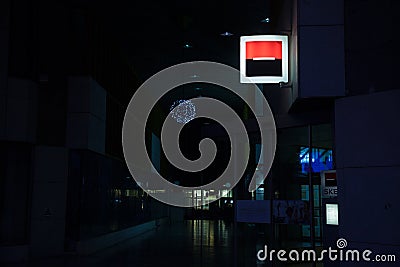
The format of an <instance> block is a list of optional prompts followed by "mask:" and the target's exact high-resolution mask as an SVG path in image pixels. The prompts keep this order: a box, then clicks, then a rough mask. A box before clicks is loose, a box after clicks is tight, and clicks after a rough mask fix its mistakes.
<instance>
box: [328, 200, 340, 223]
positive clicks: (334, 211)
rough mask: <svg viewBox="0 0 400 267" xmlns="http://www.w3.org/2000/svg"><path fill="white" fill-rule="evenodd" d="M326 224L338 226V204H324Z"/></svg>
mask: <svg viewBox="0 0 400 267" xmlns="http://www.w3.org/2000/svg"><path fill="white" fill-rule="evenodd" d="M326 224H330V225H339V210H338V204H326Z"/></svg>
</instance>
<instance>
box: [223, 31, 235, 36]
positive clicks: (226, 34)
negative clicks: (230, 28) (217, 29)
mask: <svg viewBox="0 0 400 267" xmlns="http://www.w3.org/2000/svg"><path fill="white" fill-rule="evenodd" d="M232 35H233V33H230V32H223V33H221V36H232Z"/></svg>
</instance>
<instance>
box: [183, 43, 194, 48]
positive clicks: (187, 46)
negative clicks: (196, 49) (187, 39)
mask: <svg viewBox="0 0 400 267" xmlns="http://www.w3.org/2000/svg"><path fill="white" fill-rule="evenodd" d="M183 47H184V48H192V46H191V45H190V44H188V43H186V44H184V45H183Z"/></svg>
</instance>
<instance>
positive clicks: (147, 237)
mask: <svg viewBox="0 0 400 267" xmlns="http://www.w3.org/2000/svg"><path fill="white" fill-rule="evenodd" d="M236 226H237V225H236ZM236 226H235V225H234V224H233V223H231V222H224V221H221V220H215V221H214V220H188V221H184V222H180V223H173V224H171V225H165V226H162V227H160V228H159V229H157V230H153V231H149V232H147V233H144V234H142V235H140V236H136V237H134V238H132V239H129V240H127V241H125V242H123V243H120V244H118V245H116V246H113V247H110V248H107V249H105V250H102V251H99V252H97V253H95V254H92V255H90V256H77V255H66V256H65V257H62V258H55V259H47V260H41V261H32V262H29V263H23V264H22V263H20V264H10V265H7V266H10V267H11V266H13V267H20V266H21V267H22V266H34V267H36V266H40V267H50V266H51V267H53V266H68V267H70V266H71V267H72V266H74V267H75V266H82V267H83V266H93V267H94V266H96V267H103V266H135V267H153V266H154V267H162V266H165V267H167V266H171V267H180V266H198V267H200V266H207V267H214V266H215V267H225V266H226V267H228V266H229V267H232V266H240V267H242V266H245V267H247V266H249V267H250V266H264V267H267V266H293V267H296V266H313V265H312V263H310V262H308V263H296V264H294V263H283V262H274V263H271V262H269V261H268V260H266V261H258V260H257V256H256V253H257V251H258V250H259V249H261V248H263V247H264V245H265V244H267V243H268V240H266V237H265V235H264V233H262V232H260V231H259V229H258V228H257V227H256V226H251V225H250V226H247V225H246V227H237V228H236V231H235V229H234V228H235V227H236ZM268 245H269V244H268ZM293 245H294V244H293ZM300 246H303V247H307V246H308V245H307V244H300V243H299V244H297V247H300ZM316 266H323V265H322V264H320V263H319V264H317V265H316Z"/></svg>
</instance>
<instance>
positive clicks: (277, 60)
mask: <svg viewBox="0 0 400 267" xmlns="http://www.w3.org/2000/svg"><path fill="white" fill-rule="evenodd" d="M287 43H288V37H287V36H283V35H256V36H242V37H241V38H240V73H241V74H242V76H241V82H242V83H279V82H288V44H287Z"/></svg>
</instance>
